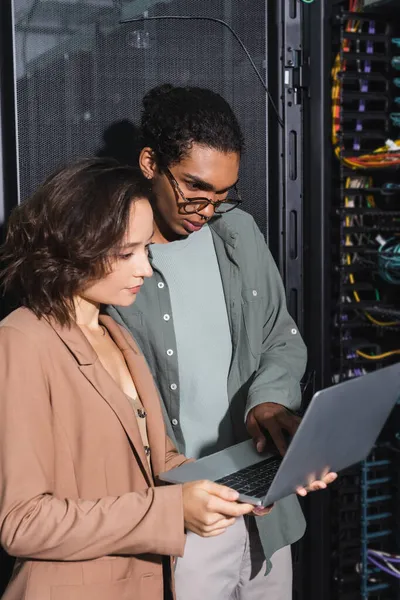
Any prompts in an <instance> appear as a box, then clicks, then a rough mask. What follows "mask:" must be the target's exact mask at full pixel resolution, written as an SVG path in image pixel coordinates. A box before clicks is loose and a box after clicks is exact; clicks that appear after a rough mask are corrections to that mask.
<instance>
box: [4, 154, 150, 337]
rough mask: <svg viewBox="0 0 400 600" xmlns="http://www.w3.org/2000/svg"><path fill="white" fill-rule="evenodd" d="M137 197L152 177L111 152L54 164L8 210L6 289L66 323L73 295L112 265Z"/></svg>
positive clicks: (21, 301)
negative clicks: (57, 166) (41, 180)
mask: <svg viewBox="0 0 400 600" xmlns="http://www.w3.org/2000/svg"><path fill="white" fill-rule="evenodd" d="M137 198H148V199H149V200H152V192H151V184H150V182H149V181H148V180H147V179H145V177H144V176H143V175H142V173H141V171H140V170H139V169H138V168H133V167H129V166H122V165H120V164H119V163H118V162H116V161H114V160H113V159H104V158H102V159H89V160H82V161H79V162H76V163H74V164H72V165H70V166H67V167H64V168H62V169H60V170H58V171H57V172H56V173H54V174H53V175H51V176H50V177H49V178H48V179H47V180H46V181H45V182H44V184H43V185H41V186H40V187H39V189H38V190H37V191H36V192H35V193H34V194H33V196H32V197H31V198H30V199H29V200H27V201H26V202H24V203H23V204H21V205H20V206H18V207H17V208H15V209H14V211H13V212H12V214H11V216H10V219H9V221H8V227H7V237H6V241H5V243H4V244H3V246H2V247H1V249H0V260H1V262H2V267H3V268H2V271H1V272H0V279H1V282H2V286H3V289H4V291H5V292H6V293H8V292H11V293H12V295H13V296H15V297H16V298H17V299H18V302H19V304H22V305H23V306H26V307H28V308H30V309H31V310H32V311H33V312H34V313H35V314H36V315H37V316H38V317H39V318H40V317H42V316H45V315H47V316H52V317H54V318H55V319H56V320H57V321H58V322H59V323H61V324H62V325H65V324H70V323H71V318H72V316H73V315H74V308H73V297H74V296H75V295H76V294H77V293H78V292H79V291H80V290H82V289H83V288H84V287H85V285H86V284H87V283H88V282H89V281H93V280H96V279H99V278H101V277H102V276H104V275H105V274H106V273H107V272H108V271H109V268H110V258H111V257H112V256H113V255H114V254H115V252H118V246H119V245H120V244H121V243H122V241H123V238H124V235H125V232H126V228H127V225H128V219H129V212H130V207H131V204H132V202H133V201H134V200H135V199H137Z"/></svg>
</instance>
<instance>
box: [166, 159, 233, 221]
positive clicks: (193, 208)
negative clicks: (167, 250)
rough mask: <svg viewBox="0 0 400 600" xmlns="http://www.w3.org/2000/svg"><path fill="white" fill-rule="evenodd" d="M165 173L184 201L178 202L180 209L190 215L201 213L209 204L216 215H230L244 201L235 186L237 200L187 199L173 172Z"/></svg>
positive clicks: (167, 170)
mask: <svg viewBox="0 0 400 600" xmlns="http://www.w3.org/2000/svg"><path fill="white" fill-rule="evenodd" d="M165 172H166V174H167V177H168V179H169V180H170V182H171V183H172V185H173V187H175V189H176V191H177V192H178V194H179V195H180V197H181V198H182V200H183V202H177V204H178V207H179V208H180V209H182V210H183V212H184V213H186V214H188V215H191V214H194V213H200V212H201V211H202V210H204V209H205V208H206V207H207V206H208V205H209V204H211V205H212V206H213V207H214V213H215V214H217V215H218V214H219V215H220V214H225V213H228V212H230V211H231V210H233V209H234V208H237V207H238V206H239V205H240V204H242V199H241V197H240V193H239V190H238V189H237V187H236V185H234V186H233V187H232V189H233V191H234V192H235V194H236V196H237V198H225V199H224V200H215V201H213V200H209V199H208V198H198V197H197V196H196V197H195V198H186V196H185V194H184V193H183V192H182V190H181V188H180V187H179V183H178V182H177V180H176V179H175V177H174V176H173V175H172V173H171V171H170V170H169V169H165Z"/></svg>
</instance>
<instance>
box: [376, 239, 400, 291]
mask: <svg viewBox="0 0 400 600" xmlns="http://www.w3.org/2000/svg"><path fill="white" fill-rule="evenodd" d="M378 268H379V274H380V276H381V277H382V279H384V280H385V281H387V282H388V283H394V284H395V285H400V240H399V238H390V239H389V240H387V241H386V242H384V243H383V244H382V245H381V246H380V247H379V251H378Z"/></svg>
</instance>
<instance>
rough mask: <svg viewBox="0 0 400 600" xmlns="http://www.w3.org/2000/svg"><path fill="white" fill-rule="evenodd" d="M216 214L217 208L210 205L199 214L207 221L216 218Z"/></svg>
mask: <svg viewBox="0 0 400 600" xmlns="http://www.w3.org/2000/svg"><path fill="white" fill-rule="evenodd" d="M214 213H215V208H214V206H213V205H212V204H211V203H210V204H207V206H206V207H205V208H203V210H201V211H200V212H199V215H201V216H202V217H204V218H205V219H211V217H213V216H214Z"/></svg>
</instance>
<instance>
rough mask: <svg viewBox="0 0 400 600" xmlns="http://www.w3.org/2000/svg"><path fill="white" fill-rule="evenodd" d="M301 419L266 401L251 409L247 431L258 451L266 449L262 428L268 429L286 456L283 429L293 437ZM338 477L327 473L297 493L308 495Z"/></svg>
mask: <svg viewBox="0 0 400 600" xmlns="http://www.w3.org/2000/svg"><path fill="white" fill-rule="evenodd" d="M300 421H301V419H300V417H297V416H296V415H294V414H292V413H291V412H289V411H288V410H287V409H286V408H285V407H284V406H281V405H280V404H274V403H273V402H264V403H263V404H259V405H258V406H255V407H254V408H252V409H251V411H250V412H249V414H248V416H247V422H246V425H247V431H248V432H249V434H250V435H251V437H252V438H253V441H254V444H255V446H256V448H257V450H258V452H263V450H265V446H266V443H267V439H266V437H265V435H264V434H263V432H262V429H266V430H267V431H268V432H269V434H270V436H271V438H272V441H273V442H274V444H275V446H276V447H277V449H278V451H279V453H280V454H281V455H282V456H284V454H285V452H286V450H287V443H286V440H285V438H284V435H283V433H282V430H284V431H287V432H288V433H289V435H290V437H293V436H294V434H295V433H296V431H297V428H298V426H299V425H300ZM336 478H337V474H336V473H327V474H326V475H324V476H323V477H322V479H321V480H315V481H312V482H310V483H309V485H308V486H307V487H299V488H297V490H296V493H297V494H299V496H306V495H307V494H308V492H316V491H317V490H324V489H325V488H326V487H327V486H328V485H329V484H330V483H332V482H333V481H335V479H336Z"/></svg>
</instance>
